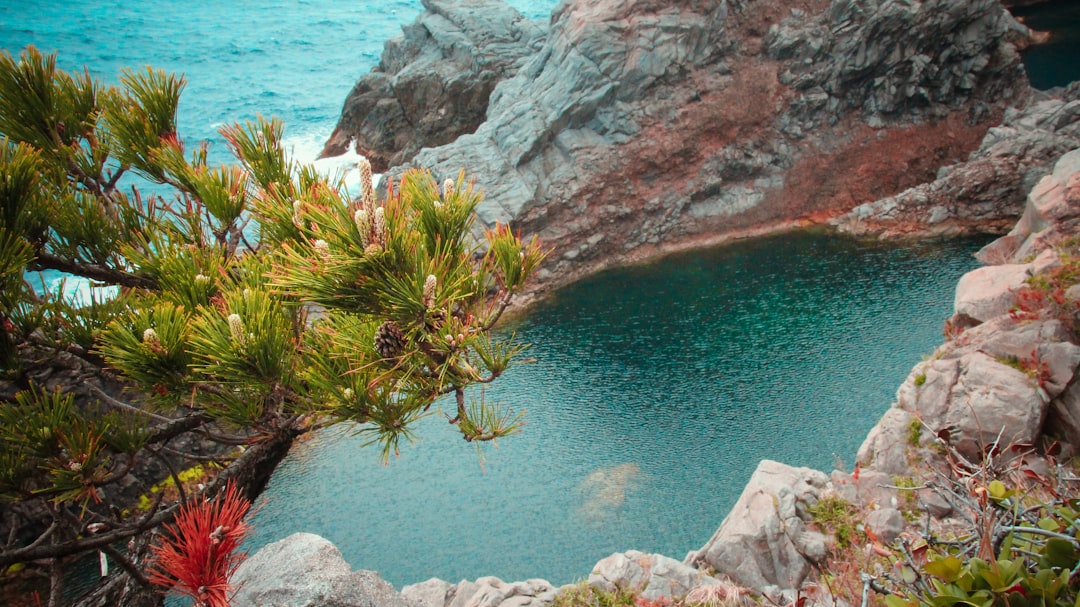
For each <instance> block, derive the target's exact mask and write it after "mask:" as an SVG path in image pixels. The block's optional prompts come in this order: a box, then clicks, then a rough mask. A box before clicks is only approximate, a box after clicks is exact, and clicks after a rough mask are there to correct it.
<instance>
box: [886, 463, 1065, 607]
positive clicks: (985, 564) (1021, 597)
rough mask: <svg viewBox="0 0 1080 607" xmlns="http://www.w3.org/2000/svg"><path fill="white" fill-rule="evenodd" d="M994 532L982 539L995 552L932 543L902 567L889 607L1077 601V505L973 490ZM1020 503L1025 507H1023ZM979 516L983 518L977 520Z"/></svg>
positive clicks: (996, 486)
mask: <svg viewBox="0 0 1080 607" xmlns="http://www.w3.org/2000/svg"><path fill="white" fill-rule="evenodd" d="M975 494H976V495H978V496H982V497H981V498H980V499H981V500H982V503H983V504H985V506H984V508H986V510H985V512H987V513H996V514H991V516H992V517H993V520H995V521H996V522H995V523H994V524H995V529H996V530H997V533H992V532H991V534H990V535H988V536H987V537H986V538H985V539H987V540H991V541H993V543H994V546H995V547H996V549H997V551H996V554H995V553H994V552H990V551H986V550H980V551H979V553H978V555H977V556H971V553H970V552H969V551H967V550H965V543H964V542H934V543H932V544H931V545H930V546H929V547H927V548H926V557H925V561H924V562H923V564H921V565H918V564H916V563H915V562H913V561H910V560H909V561H907V562H906V563H905V564H904V565H903V566H902V567H901V570H902V571H901V573H902V578H903V579H904V580H906V582H905V584H904V585H903V586H901V591H900V592H898V593H896V594H893V595H890V596H887V597H885V602H886V604H887V605H889V607H917V606H919V605H926V606H929V607H953V606H954V605H970V606H975V607H1036V606H1038V607H1049V606H1052V605H1059V606H1061V607H1073V606H1074V605H1076V603H1077V601H1078V600H1080V593H1078V590H1080V580H1076V579H1073V578H1074V577H1075V576H1073V575H1072V574H1073V572H1074V571H1075V570H1076V568H1077V567H1078V565H1080V529H1078V528H1077V521H1078V520H1080V502H1078V501H1077V500H1073V499H1063V498H1056V499H1054V500H1052V501H1051V502H1049V503H1040V502H1035V503H1031V501H1030V500H1024V499H1021V496H1020V495H1019V493H1018V492H1017V491H1016V490H1015V489H1009V488H1008V487H1007V486H1006V485H1005V484H1004V483H1002V482H1001V481H999V480H993V481H991V482H990V483H987V484H986V486H985V487H980V488H977V489H976V491H975ZM1025 502H1026V503H1025ZM984 518H985V517H984Z"/></svg>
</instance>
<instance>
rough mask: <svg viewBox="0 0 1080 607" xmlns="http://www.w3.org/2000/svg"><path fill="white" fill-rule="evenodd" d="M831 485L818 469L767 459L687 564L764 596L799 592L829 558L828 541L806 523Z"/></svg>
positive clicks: (689, 557) (759, 466) (688, 556)
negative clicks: (817, 566) (816, 567)
mask: <svg viewBox="0 0 1080 607" xmlns="http://www.w3.org/2000/svg"><path fill="white" fill-rule="evenodd" d="M828 483H829V479H828V477H827V476H825V474H824V473H822V472H818V471H817V470H811V469H809V468H793V467H791V466H787V465H784V464H781V463H779V462H774V461H770V460H763V461H762V462H761V463H760V464H759V465H758V467H757V470H755V471H754V474H753V475H752V476H751V477H750V481H749V482H748V483H747V485H746V488H745V489H743V492H742V495H741V496H739V500H738V501H737V502H736V503H735V506H733V507H732V509H731V512H730V513H729V514H728V515H727V518H725V519H724V522H723V523H721V524H720V528H719V529H718V530H717V531H716V534H715V535H713V537H712V539H710V540H709V541H708V543H706V544H705V546H703V547H702V548H701V549H699V550H696V551H694V552H691V553H690V554H689V555H687V557H686V560H685V561H684V562H685V563H687V564H689V565H693V566H695V567H697V568H699V569H704V568H707V567H711V568H712V569H713V570H715V571H716V572H717V573H718V574H721V575H724V576H727V577H729V578H731V579H732V580H734V581H735V582H736V583H737V584H739V585H741V586H745V587H749V588H754V589H757V590H759V591H762V592H765V593H766V594H770V595H772V594H778V593H781V592H785V591H789V592H790V591H797V590H798V589H799V588H801V587H802V584H803V581H804V580H805V579H806V578H807V576H808V575H809V574H810V571H811V568H812V566H813V564H814V563H821V562H823V561H824V559H825V556H826V551H827V547H826V542H825V537H824V536H823V535H822V534H821V533H818V532H817V531H813V530H811V529H809V528H808V526H807V524H806V523H807V520H808V519H809V515H808V512H807V508H808V507H809V506H811V505H813V504H816V503H817V502H818V500H819V499H820V498H821V497H823V495H824V492H825V491H826V489H827V487H828Z"/></svg>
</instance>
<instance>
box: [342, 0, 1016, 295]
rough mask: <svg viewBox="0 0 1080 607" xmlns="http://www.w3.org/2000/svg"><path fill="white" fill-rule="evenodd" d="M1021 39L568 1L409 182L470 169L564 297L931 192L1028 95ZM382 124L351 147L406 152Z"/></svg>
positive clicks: (998, 28)
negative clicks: (535, 237)
mask: <svg viewBox="0 0 1080 607" xmlns="http://www.w3.org/2000/svg"><path fill="white" fill-rule="evenodd" d="M428 6H429V8H430V6H433V3H431V2H429V3H428ZM430 12H431V11H430V10H429V13H430ZM429 13H425V15H428V14H429ZM425 19H428V17H422V18H421V21H420V23H428V21H425ZM416 27H420V26H419V25H417V26H414V30H415V28H416ZM1017 28H1020V29H1023V28H1022V26H1020V25H1018V24H1017V23H1016V22H1015V20H1013V19H1012V18H1011V17H1010V16H1009V15H1008V13H1007V12H1005V11H1004V9H1003V8H1002V7H1001V5H1000V4H999V3H998V2H997V0H972V1H968V2H957V1H956V0H926V1H924V2H919V3H907V2H898V1H895V0H887V1H884V2H869V1H867V0H833V1H832V2H826V1H825V0H795V1H791V2H785V3H782V2H780V1H779V0H769V1H763V2H755V3H747V2H744V1H741V0H704V1H702V0H677V1H674V2H671V1H667V2H658V1H656V0H603V1H601V2H595V1H593V0H580V1H576V2H566V3H563V4H562V5H560V7H559V8H558V9H556V11H555V12H554V14H553V15H552V21H551V25H550V29H549V31H548V33H547V37H546V39H545V41H544V43H543V46H542V47H541V48H540V49H539V50H538V51H537V52H536V53H535V54H533V55H532V56H531V57H530V58H529V59H528V60H527V61H525V62H524V63H522V64H521V65H520V68H519V69H517V71H516V73H515V74H514V75H513V76H512V77H509V78H507V79H506V80H503V81H502V82H500V83H499V84H498V86H497V87H496V88H495V90H494V92H492V94H491V97H490V100H489V103H488V105H487V107H486V108H485V109H486V120H485V121H484V122H483V123H482V124H480V125H479V127H478V128H477V129H476V131H475V132H474V133H472V134H467V135H461V136H459V137H456V139H454V140H453V142H452V143H448V144H446V145H441V146H438V147H427V148H425V149H422V150H421V151H420V152H419V153H418V154H416V156H415V157H413V158H412V159H411V161H410V162H409V163H408V164H409V165H412V166H421V167H426V168H428V169H430V170H431V171H433V172H434V173H435V176H436V177H437V178H438V179H440V180H441V179H444V178H447V177H456V176H457V175H458V172H459V171H460V170H462V169H465V170H467V171H468V172H469V174H470V175H472V176H474V177H475V178H476V179H477V181H478V184H479V186H480V187H481V188H482V189H483V190H484V192H485V195H486V201H485V202H484V203H483V204H482V205H481V207H480V209H479V214H480V216H481V218H482V219H483V220H484V221H485V222H487V223H489V224H491V223H494V222H504V223H506V222H509V223H512V224H513V225H514V227H515V228H517V229H521V230H522V231H523V232H526V233H530V232H531V233H537V234H539V235H540V236H541V238H542V239H543V242H544V243H545V244H546V245H548V246H552V247H554V254H553V255H551V256H550V257H549V259H548V262H547V264H546V267H545V268H544V269H543V270H542V271H541V272H540V275H539V277H538V283H537V284H538V286H539V287H540V288H543V287H544V286H545V285H546V286H553V285H555V284H560V283H564V282H568V281H570V280H573V279H574V278H575V277H577V276H578V275H580V274H581V273H583V272H587V271H590V270H593V269H596V268H598V267H602V266H605V265H610V264H614V263H621V262H627V261H633V260H635V259H640V258H643V257H647V256H650V255H653V254H656V253H658V252H662V251H664V250H670V249H673V248H678V247H681V246H689V245H693V244H704V243H706V242H713V241H717V240H719V239H722V238H723V237H725V236H730V235H733V234H736V233H739V232H740V231H748V232H754V231H756V230H760V229H763V227H765V228H768V227H774V226H776V225H777V224H778V223H790V222H796V223H797V222H799V221H804V220H815V221H816V220H820V219H821V218H823V217H827V216H831V215H834V214H836V213H839V212H842V211H846V210H848V209H850V208H852V207H853V206H855V205H857V204H859V203H861V202H865V201H868V200H877V199H879V198H882V197H884V196H889V195H892V194H895V193H897V192H900V191H902V190H904V189H905V188H908V187H912V186H915V185H917V184H919V183H923V182H925V181H928V180H930V179H932V178H933V177H934V175H935V172H936V171H937V169H938V168H939V167H940V166H941V165H942V164H949V163H951V162H955V161H957V160H960V159H962V158H963V157H965V156H966V155H967V154H968V153H969V152H970V151H971V150H973V149H975V148H976V147H977V145H978V142H979V141H980V140H982V138H983V135H984V134H985V133H986V130H987V129H988V128H989V127H990V126H992V125H994V124H997V123H998V122H999V119H1000V116H1001V114H1002V112H1003V110H1004V108H1005V106H1006V105H1007V104H1009V103H1020V102H1022V101H1023V100H1024V98H1026V96H1027V95H1028V94H1029V92H1028V91H1029V89H1028V87H1027V85H1026V83H1025V79H1024V78H1023V72H1022V68H1021V66H1020V63H1019V60H1018V57H1017V54H1016V53H1015V51H1014V49H1013V47H1012V46H1011V45H1010V43H1008V42H1007V41H1006V40H1007V39H1008V38H1009V37H1010V36H1013V35H1014V34H1015V32H1016V31H1017ZM427 31H428V32H429V34H430V35H431V37H432V38H434V39H438V38H439V35H438V34H436V33H434V32H432V30H430V29H429V30H427ZM407 38H408V36H407ZM537 39H538V38H537ZM534 40H536V39H534ZM401 44H402V43H400V42H397V43H393V44H391V45H390V46H389V47H388V53H390V52H391V51H394V49H396V48H398V47H400V46H401ZM398 54H400V53H398ZM428 56H429V55H428V54H425V55H424V57H428ZM431 56H434V55H433V54H432V55H431ZM426 60H427V59H425V60H424V61H426ZM516 60H517V59H516V57H515V61H516ZM447 61H450V59H448V60H447ZM384 63H389V61H384ZM410 65H417V66H419V65H423V63H422V62H418V63H416V64H410ZM515 65H516V63H515ZM402 71H405V72H419V71H422V70H420V69H419V68H417V69H415V70H414V69H413V68H412V67H409V66H404V67H402ZM426 71H428V72H432V73H443V71H445V70H443V68H439V67H434V66H430V65H429V66H428V68H426ZM510 71H512V70H510ZM510 71H508V72H507V73H509V72H510ZM389 73H391V70H389V69H388V67H380V68H379V69H378V70H376V72H375V73H373V74H372V75H371V78H384V79H386V78H390V76H389V75H388V74H389ZM379 74H382V75H379ZM362 82H364V81H362ZM431 86H432V87H434V88H438V86H441V85H435V84H433V85H431ZM365 87H368V88H370V86H369V85H366V84H365V85H363V86H361V85H359V84H358V90H361V89H364V88H365ZM421 88H423V89H425V90H426V88H427V87H421ZM395 90H396V89H395ZM380 103H381V102H380ZM386 103H388V104H389V103H390V102H386ZM376 105H377V104H376ZM358 107H359V106H358ZM364 107H375V106H364ZM364 111H367V110H364ZM346 112H353V114H355V112H354V111H353V110H350V109H348V108H347V109H346ZM451 113H453V112H451ZM353 114H351V116H353V117H352V118H349V119H348V120H346V119H345V118H343V122H342V124H344V123H345V122H350V123H357V121H356V120H355V119H354V118H355V116H354V115H353ZM379 120H382V118H380V117H379V116H378V115H377V114H373V115H372V117H371V118H370V119H369V120H368V121H367V122H366V123H364V124H365V125H366V126H364V127H363V128H362V129H354V130H353V131H351V133H352V134H350V137H354V138H355V139H356V142H357V145H358V149H360V150H361V152H363V151H364V150H365V149H369V148H370V149H374V148H380V149H381V147H382V144H381V143H379V142H380V141H384V140H387V139H388V138H392V137H393V136H395V135H396V131H391V130H389V129H383V128H381V127H380V126H379V124H378V122H379ZM361 131H363V132H361ZM341 132H344V131H341ZM402 132H405V133H408V132H409V131H408V130H406V131H402ZM339 135H340V133H339ZM338 139H340V137H337V138H335V140H334V141H338ZM447 139H450V137H447ZM332 143H333V142H332ZM339 143H340V142H339ZM436 143H437V142H435V141H434V140H427V141H424V142H423V145H428V146H434V145H435V144H436ZM333 147H334V146H330V148H333ZM338 147H340V146H338ZM391 147H393V146H391ZM404 148H405V146H404V145H398V146H396V147H395V149H402V150H403V149H404ZM328 151H331V150H330V149H329V148H328ZM401 156H402V157H405V156H407V154H401ZM403 169H404V167H397V168H394V169H391V171H390V173H391V175H394V174H397V173H399V172H400V171H401V170H403Z"/></svg>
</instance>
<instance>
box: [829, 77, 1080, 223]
mask: <svg viewBox="0 0 1080 607" xmlns="http://www.w3.org/2000/svg"><path fill="white" fill-rule="evenodd" d="M1077 146H1080V83H1073V84H1072V85H1071V86H1069V87H1068V88H1066V89H1064V90H1060V91H1055V92H1049V93H1044V92H1038V93H1033V97H1032V99H1031V100H1030V101H1029V102H1028V103H1027V104H1025V105H1024V106H1023V107H1022V108H1020V109H1016V108H1011V109H1009V110H1007V111H1006V112H1005V118H1004V120H1003V121H1002V123H1001V125H999V126H996V127H994V128H991V129H990V130H989V131H988V132H987V134H986V137H984V138H983V142H982V144H981V145H980V146H979V149H978V150H977V151H975V152H974V153H972V155H971V157H970V158H968V159H967V160H966V161H965V162H961V163H958V164H955V165H951V166H946V167H943V168H942V169H941V170H940V171H939V172H938V176H937V178H936V179H935V180H934V181H931V182H928V183H924V184H920V185H918V186H915V187H914V188H911V189H908V190H905V191H904V192H901V193H900V194H897V195H896V196H891V197H888V198H884V199H882V200H877V201H874V202H869V203H866V204H862V205H859V206H857V207H855V208H854V209H853V210H851V211H850V212H849V213H847V214H845V215H843V216H841V217H838V218H836V219H835V220H833V223H834V225H836V226H838V227H839V228H840V229H841V230H842V231H845V232H850V233H853V234H877V235H882V236H886V237H888V236H904V235H916V236H926V235H935V236H952V235H958V234H963V233H971V232H986V231H995V232H999V233H1000V232H1004V231H1006V230H1007V229H1008V228H1009V227H1010V226H1012V224H1013V223H1014V222H1015V221H1016V217H1017V216H1019V215H1020V213H1021V211H1022V210H1023V208H1024V199H1025V196H1026V195H1027V193H1028V192H1029V191H1031V188H1032V187H1034V186H1035V184H1036V182H1038V181H1039V179H1041V178H1042V176H1043V175H1045V174H1046V173H1047V172H1048V171H1050V169H1051V167H1053V165H1054V162H1055V161H1056V160H1057V159H1058V158H1059V157H1060V156H1061V155H1062V154H1064V153H1065V152H1068V151H1069V150H1071V149H1073V148H1075V147H1077Z"/></svg>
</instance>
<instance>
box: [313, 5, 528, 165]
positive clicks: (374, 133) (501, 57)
mask: <svg viewBox="0 0 1080 607" xmlns="http://www.w3.org/2000/svg"><path fill="white" fill-rule="evenodd" d="M423 5H424V9H425V10H424V13H423V14H421V15H420V17H418V18H417V20H416V21H415V22H414V23H412V24H411V25H407V26H405V27H404V28H403V29H404V34H403V36H401V37H399V38H394V39H393V40H390V41H389V42H387V43H386V47H385V49H384V51H383V55H382V60H381V61H380V62H379V65H378V67H376V68H375V69H374V70H372V71H371V73H369V74H367V75H365V76H364V77H362V78H361V79H360V80H359V81H358V82H357V83H356V85H355V86H353V89H352V91H351V92H350V93H349V96H348V97H347V98H346V99H345V106H344V108H343V109H342V112H341V118H340V119H339V121H338V124H337V127H336V128H335V129H334V132H333V134H332V135H331V136H330V140H329V141H327V143H326V146H325V148H324V149H323V156H336V155H339V154H342V153H344V152H345V151H347V150H348V148H349V145H350V144H351V143H352V142H354V141H355V142H356V150H357V152H359V153H360V154H363V155H364V156H366V157H367V158H368V160H370V161H371V164H372V166H373V167H374V168H375V170H376V171H383V170H386V168H387V167H389V166H392V165H397V164H401V163H403V162H406V161H408V160H409V159H410V158H412V156H413V155H414V154H415V153H416V152H417V151H419V150H420V148H422V147H425V146H436V145H442V144H445V143H449V142H451V141H453V140H454V139H456V138H457V137H458V136H459V135H462V134H464V133H471V132H473V131H474V130H476V127H477V126H478V125H479V124H480V123H481V122H483V121H484V115H485V110H486V109H487V104H488V97H489V96H490V95H491V91H492V89H494V88H495V85H496V84H497V83H498V82H499V81H501V80H504V79H506V78H507V77H509V76H511V75H513V74H514V73H515V72H516V71H517V69H518V68H519V67H520V66H521V63H522V62H523V61H524V60H525V59H526V58H527V57H529V56H530V55H531V54H533V53H535V52H536V51H537V50H538V49H539V47H540V45H541V44H542V42H543V40H544V33H545V31H544V28H543V26H541V25H540V24H537V23H534V22H532V21H530V20H528V19H526V18H524V17H523V16H522V15H521V14H520V13H518V12H517V11H516V10H514V9H513V8H512V7H510V6H508V5H506V4H505V3H503V2H501V0H423Z"/></svg>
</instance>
